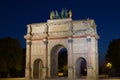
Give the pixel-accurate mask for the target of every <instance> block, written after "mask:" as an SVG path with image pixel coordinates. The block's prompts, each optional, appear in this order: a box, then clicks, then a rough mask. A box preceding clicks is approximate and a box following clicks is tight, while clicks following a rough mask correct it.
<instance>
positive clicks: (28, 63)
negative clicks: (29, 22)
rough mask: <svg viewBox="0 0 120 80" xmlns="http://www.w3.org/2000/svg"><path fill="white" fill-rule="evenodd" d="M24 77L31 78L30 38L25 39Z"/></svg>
mask: <svg viewBox="0 0 120 80" xmlns="http://www.w3.org/2000/svg"><path fill="white" fill-rule="evenodd" d="M25 77H26V78H27V79H30V78H31V42H30V40H27V41H26V71H25Z"/></svg>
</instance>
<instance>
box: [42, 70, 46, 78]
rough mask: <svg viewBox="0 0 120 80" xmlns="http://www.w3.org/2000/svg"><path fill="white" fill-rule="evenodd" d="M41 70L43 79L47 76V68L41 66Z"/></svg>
mask: <svg viewBox="0 0 120 80" xmlns="http://www.w3.org/2000/svg"><path fill="white" fill-rule="evenodd" d="M42 71H43V73H42V79H43V80H45V79H46V78H47V75H46V74H47V73H46V72H47V68H43V69H42Z"/></svg>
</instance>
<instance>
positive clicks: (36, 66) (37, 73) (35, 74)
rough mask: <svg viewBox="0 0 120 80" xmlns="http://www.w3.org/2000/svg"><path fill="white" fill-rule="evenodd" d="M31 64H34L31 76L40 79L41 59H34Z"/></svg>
mask: <svg viewBox="0 0 120 80" xmlns="http://www.w3.org/2000/svg"><path fill="white" fill-rule="evenodd" d="M33 65H34V66H33V78H34V79H40V78H41V77H42V68H43V63H42V60H40V59H36V60H35V61H34V64H33Z"/></svg>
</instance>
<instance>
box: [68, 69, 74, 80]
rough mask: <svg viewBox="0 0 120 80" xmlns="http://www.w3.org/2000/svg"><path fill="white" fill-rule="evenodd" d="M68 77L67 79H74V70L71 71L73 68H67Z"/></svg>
mask: <svg viewBox="0 0 120 80" xmlns="http://www.w3.org/2000/svg"><path fill="white" fill-rule="evenodd" d="M68 78H69V80H73V79H74V72H73V68H72V67H69V68H68Z"/></svg>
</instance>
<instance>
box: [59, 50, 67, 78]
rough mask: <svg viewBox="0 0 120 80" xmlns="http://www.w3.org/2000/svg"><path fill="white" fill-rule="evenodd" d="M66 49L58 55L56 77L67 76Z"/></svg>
mask: <svg viewBox="0 0 120 80" xmlns="http://www.w3.org/2000/svg"><path fill="white" fill-rule="evenodd" d="M67 56H68V55H67V49H66V48H62V49H61V50H60V51H59V53H58V76H59V77H62V76H64V77H67V76H68V57H67Z"/></svg>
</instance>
